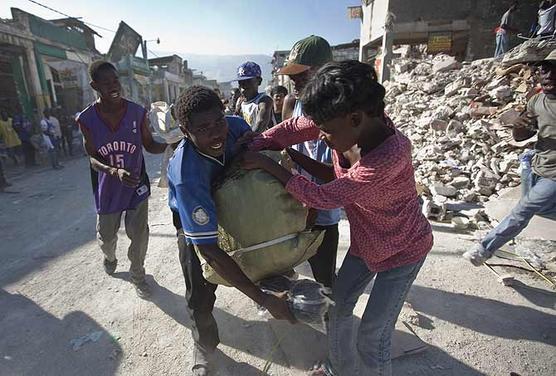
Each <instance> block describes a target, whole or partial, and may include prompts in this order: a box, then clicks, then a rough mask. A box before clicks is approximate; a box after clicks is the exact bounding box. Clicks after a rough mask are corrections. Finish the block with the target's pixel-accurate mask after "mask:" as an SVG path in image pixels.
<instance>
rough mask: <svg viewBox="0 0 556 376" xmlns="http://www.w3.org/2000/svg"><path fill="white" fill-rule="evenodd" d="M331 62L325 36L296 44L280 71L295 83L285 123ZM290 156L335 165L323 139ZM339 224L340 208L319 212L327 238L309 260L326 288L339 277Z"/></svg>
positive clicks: (298, 110) (317, 224)
mask: <svg viewBox="0 0 556 376" xmlns="http://www.w3.org/2000/svg"><path fill="white" fill-rule="evenodd" d="M329 61H332V49H331V48H330V44H328V42H327V41H326V39H324V38H322V37H319V36H316V35H311V36H309V37H307V38H304V39H302V40H300V41H298V42H296V43H295V44H294V45H293V47H292V49H291V51H290V55H289V57H288V60H287V61H286V64H285V65H284V67H282V68H281V69H280V70H279V71H278V74H285V75H288V76H289V78H290V79H291V80H292V81H293V82H294V92H293V94H289V95H288V96H287V97H286V99H285V100H284V107H283V109H282V116H283V117H282V120H287V119H288V118H290V117H297V116H302V115H303V108H302V105H301V101H300V100H299V99H298V97H299V95H300V93H301V91H302V90H303V88H304V87H305V85H306V84H307V82H308V81H309V79H310V78H311V77H312V76H313V75H314V74H315V73H316V71H317V70H318V69H319V68H320V67H321V66H323V65H324V64H326V63H328V62H329ZM288 154H289V155H290V157H291V158H292V160H293V161H294V162H296V163H302V162H301V160H302V159H303V158H302V157H301V158H300V157H299V154H304V155H306V156H308V157H310V158H312V159H315V160H317V161H319V162H322V163H328V164H331V163H332V151H331V150H330V148H329V147H328V146H327V145H326V143H324V141H322V140H313V141H307V142H304V143H302V144H298V145H295V146H293V149H288ZM297 168H298V171H299V172H300V173H302V174H303V175H305V176H306V177H307V178H309V179H311V180H312V181H314V182H316V183H318V184H321V183H322V182H321V181H319V180H318V179H316V178H315V177H313V176H311V175H310V174H309V173H308V172H307V171H305V170H304V169H302V168H301V167H300V166H298V167H297ZM339 221H340V209H333V210H319V211H318V216H317V219H316V222H315V228H317V229H321V230H324V239H323V241H322V244H321V245H320V247H319V249H318V251H317V254H316V255H315V256H313V257H311V258H310V259H309V264H310V265H311V270H312V271H313V276H314V277H315V280H316V281H317V282H320V283H322V284H323V285H325V286H326V287H332V284H333V283H334V280H335V278H336V254H337V252H338V238H339V233H338V222H339Z"/></svg>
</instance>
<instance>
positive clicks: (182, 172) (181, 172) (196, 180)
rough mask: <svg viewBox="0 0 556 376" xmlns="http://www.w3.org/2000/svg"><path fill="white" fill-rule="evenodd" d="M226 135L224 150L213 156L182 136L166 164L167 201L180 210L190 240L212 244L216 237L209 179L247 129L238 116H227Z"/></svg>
mask: <svg viewBox="0 0 556 376" xmlns="http://www.w3.org/2000/svg"><path fill="white" fill-rule="evenodd" d="M226 121H227V122H228V138H227V139H226V147H225V151H224V154H223V155H222V156H221V157H220V158H214V157H211V156H209V155H206V154H203V153H201V152H200V151H199V150H198V149H197V148H196V147H195V145H193V143H192V142H191V141H190V140H189V139H187V138H185V139H184V140H183V141H182V142H181V143H180V144H179V146H178V147H177V148H176V150H175V152H174V156H173V157H172V159H170V162H169V164H168V205H169V206H170V209H172V211H174V212H176V213H179V216H180V220H181V224H182V227H183V231H184V233H185V237H186V239H187V241H188V242H189V243H193V244H212V243H216V241H217V238H218V218H217V217H216V206H215V204H214V200H213V199H212V194H211V193H212V192H211V190H212V183H213V181H214V179H215V178H216V177H218V176H220V175H221V174H222V172H223V171H224V168H225V166H226V163H228V162H230V161H231V160H232V158H233V157H234V153H233V149H234V145H235V143H236V141H237V139H238V138H240V137H241V136H242V135H243V134H244V133H245V132H247V131H250V130H251V128H250V127H249V125H248V124H247V123H246V122H245V120H243V119H242V118H240V117H237V116H226Z"/></svg>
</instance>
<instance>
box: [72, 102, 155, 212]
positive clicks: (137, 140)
mask: <svg viewBox="0 0 556 376" xmlns="http://www.w3.org/2000/svg"><path fill="white" fill-rule="evenodd" d="M124 101H125V106H126V110H125V113H124V116H123V118H122V119H121V120H120V123H119V124H118V127H117V128H116V129H112V128H111V127H110V125H109V124H108V123H107V122H106V121H105V120H103V119H102V117H101V116H100V114H99V112H98V109H97V105H96V104H94V103H93V104H91V105H89V106H88V107H87V108H85V109H84V110H83V111H82V112H81V113H80V114H79V115H78V117H77V122H78V124H79V126H80V127H82V128H85V129H86V130H88V131H89V134H90V135H91V138H92V140H91V141H92V143H93V145H94V147H95V150H96V152H97V157H98V158H99V159H100V161H101V162H102V163H104V164H106V165H109V166H112V167H116V168H123V169H125V170H127V171H129V172H130V173H131V175H132V176H133V177H137V178H139V179H140V180H141V182H140V183H139V185H138V186H137V187H135V188H131V187H126V186H125V185H123V184H122V182H121V181H120V180H119V179H118V177H114V176H110V175H108V174H105V173H104V172H97V171H94V170H93V169H91V180H92V184H93V193H94V196H95V205H96V209H97V213H98V214H110V213H118V212H122V211H125V210H128V209H135V208H136V207H137V205H138V204H139V203H140V202H142V201H143V200H145V199H146V198H147V197H149V195H150V184H149V178H148V176H147V173H146V169H145V161H144V158H143V142H142V138H141V127H142V124H143V121H145V114H146V110H145V109H144V108H143V107H141V106H140V105H138V104H136V103H133V102H130V101H128V100H125V99H124Z"/></svg>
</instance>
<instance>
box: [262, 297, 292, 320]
mask: <svg viewBox="0 0 556 376" xmlns="http://www.w3.org/2000/svg"><path fill="white" fill-rule="evenodd" d="M262 306H263V307H265V308H266V309H267V310H268V312H270V314H271V315H272V317H274V318H275V319H276V320H288V321H289V322H290V323H292V324H295V323H296V322H297V320H296V319H295V317H294V315H293V313H292V311H291V310H290V308H289V307H288V302H287V301H286V294H285V293H284V294H279V295H273V294H266V297H265V299H264V301H263V304H262Z"/></svg>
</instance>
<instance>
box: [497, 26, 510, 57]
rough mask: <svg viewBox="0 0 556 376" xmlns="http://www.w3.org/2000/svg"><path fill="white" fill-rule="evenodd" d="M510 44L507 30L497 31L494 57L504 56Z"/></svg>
mask: <svg viewBox="0 0 556 376" xmlns="http://www.w3.org/2000/svg"><path fill="white" fill-rule="evenodd" d="M509 46H510V37H509V36H508V33H506V32H497V33H496V50H495V51H494V57H499V56H502V55H504V54H505V53H506V51H508V47H509Z"/></svg>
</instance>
